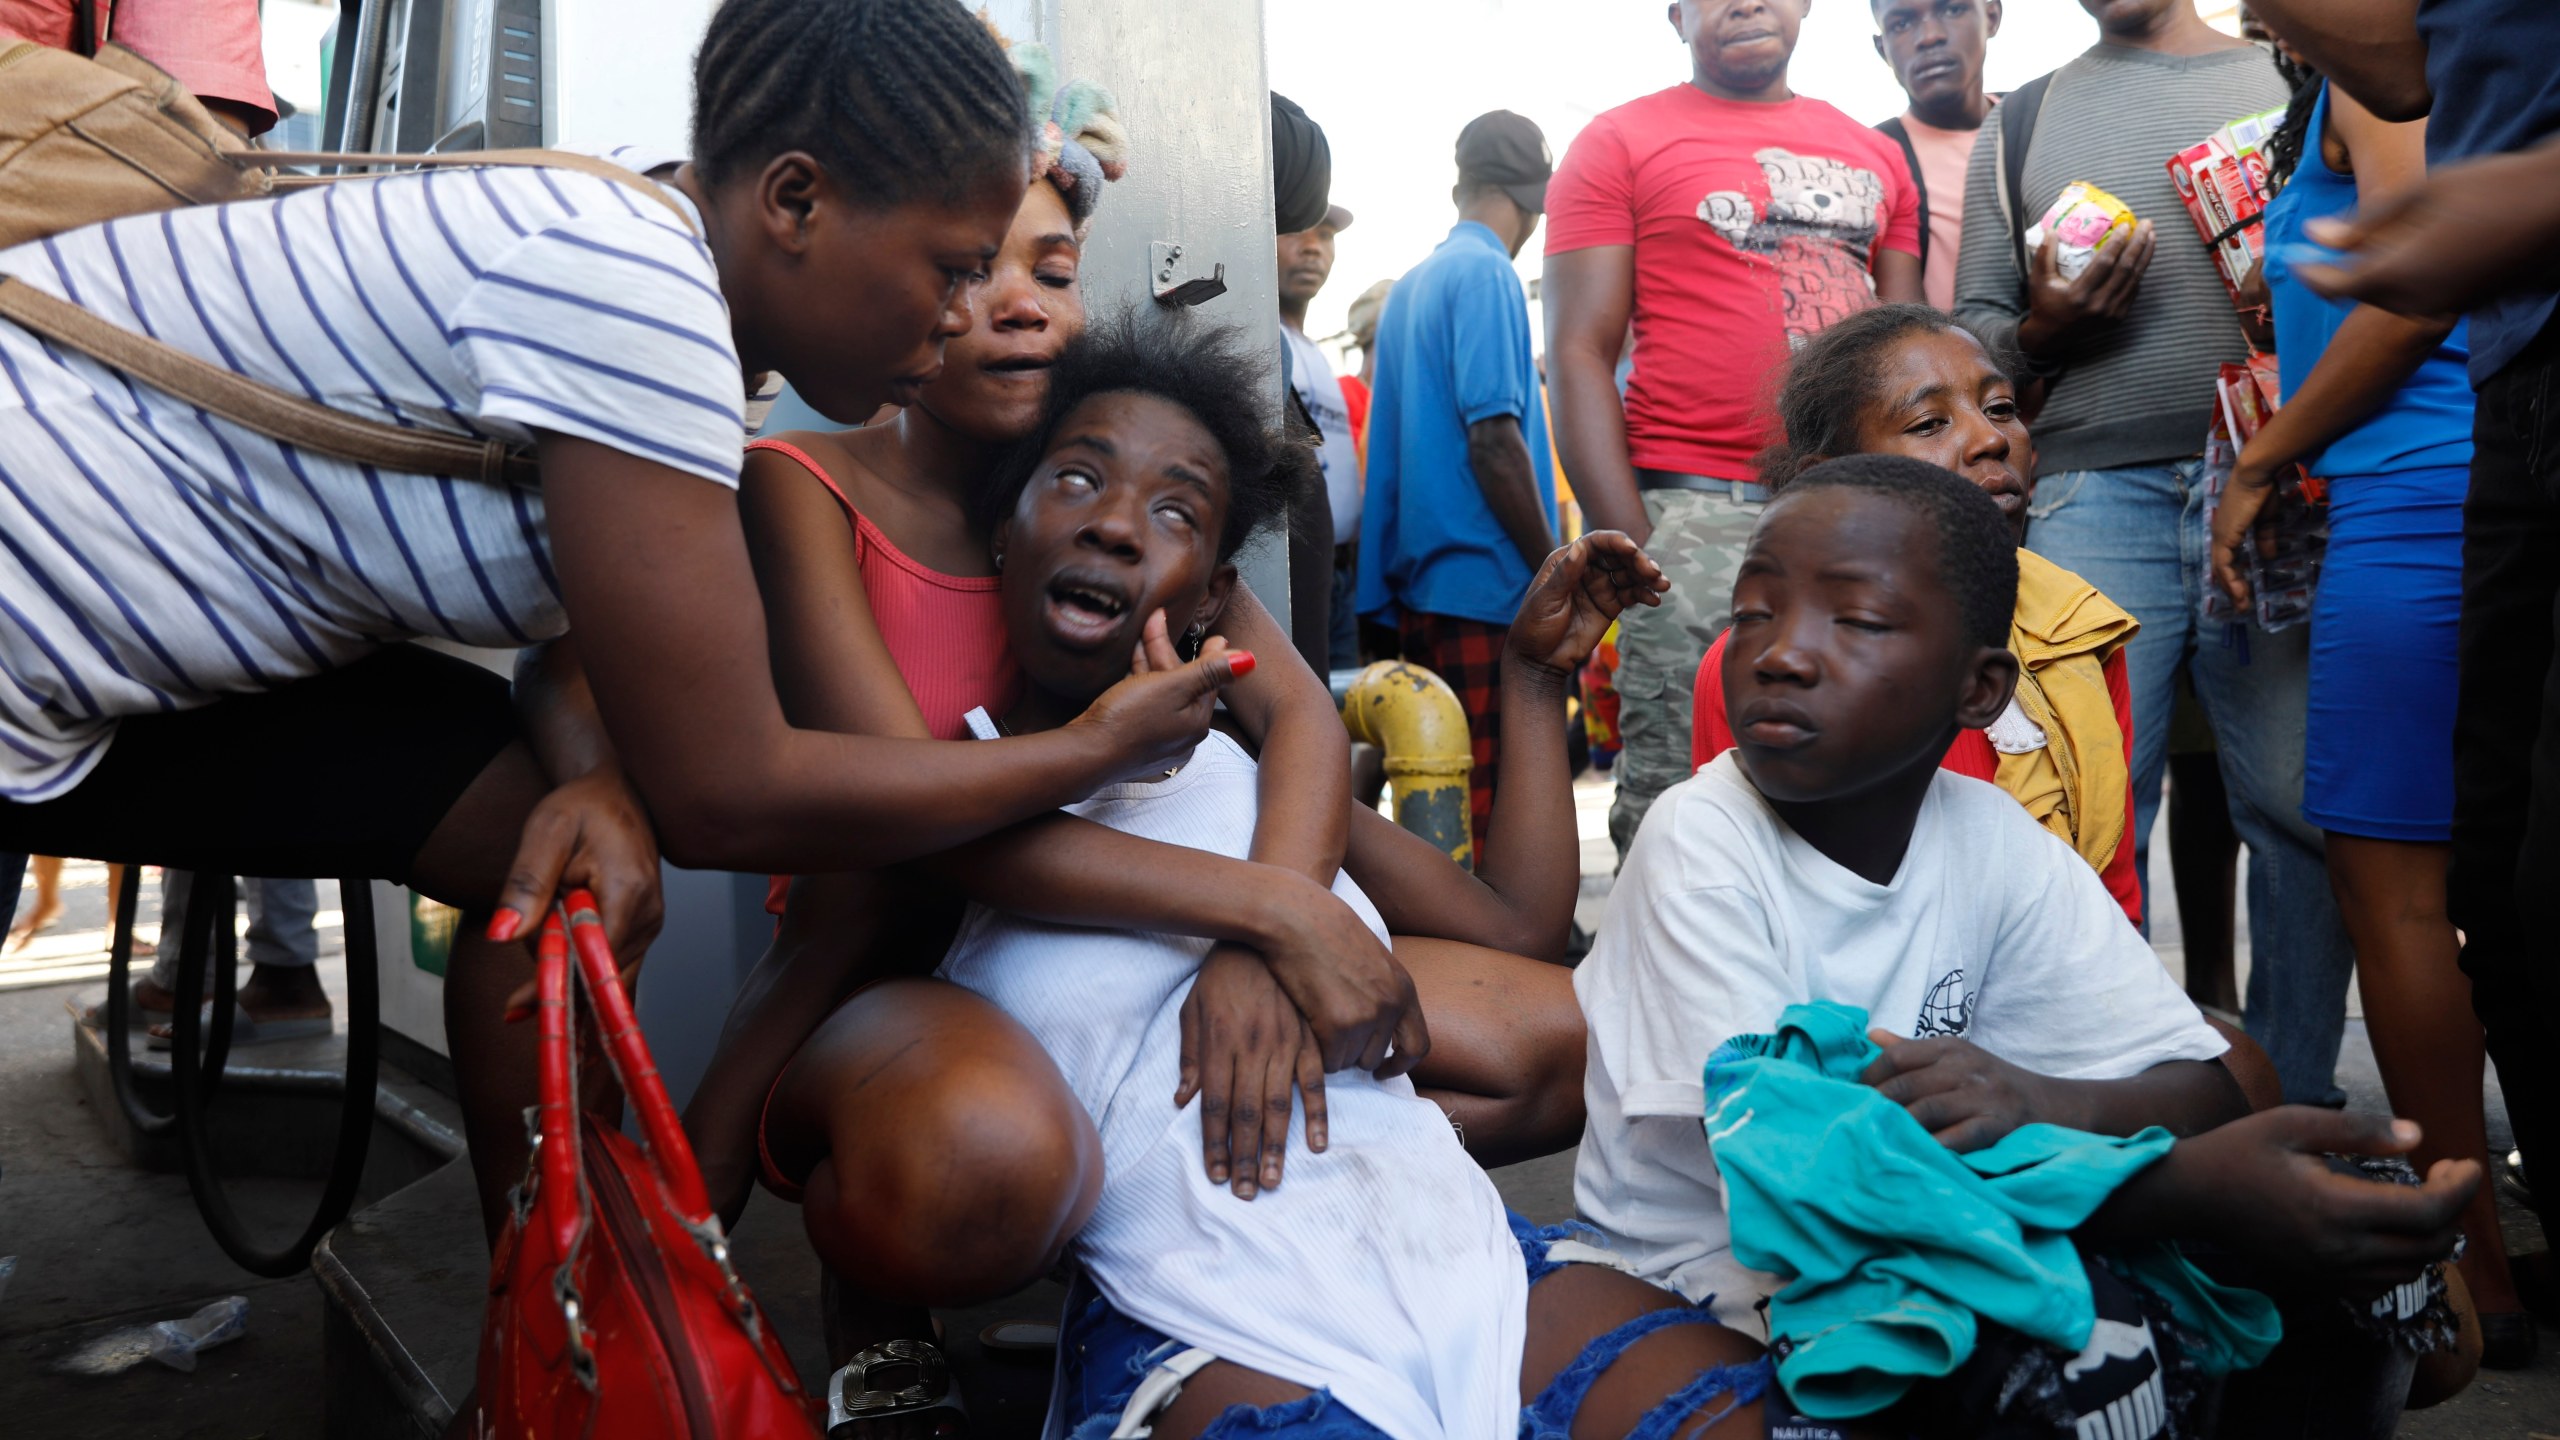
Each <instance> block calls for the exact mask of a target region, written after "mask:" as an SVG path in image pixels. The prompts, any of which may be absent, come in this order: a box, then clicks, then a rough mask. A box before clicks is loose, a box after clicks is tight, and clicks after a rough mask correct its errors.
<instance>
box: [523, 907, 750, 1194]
mask: <svg viewBox="0 0 2560 1440" xmlns="http://www.w3.org/2000/svg"><path fill="white" fill-rule="evenodd" d="M560 908H561V911H562V912H564V913H565V914H566V915H567V916H568V922H569V943H570V945H571V946H572V948H574V949H575V950H576V952H577V956H578V976H579V978H580V979H582V980H584V981H585V982H586V988H587V1003H588V1005H590V1006H591V1007H593V1008H594V1011H595V1016H596V1020H597V1022H598V1023H599V1024H601V1025H602V1026H603V1027H604V1037H603V1038H604V1053H605V1057H606V1059H608V1060H610V1061H611V1062H612V1064H613V1071H614V1074H615V1075H616V1076H617V1077H619V1078H620V1079H621V1081H622V1093H623V1096H624V1098H626V1099H627V1100H629V1101H630V1103H631V1108H632V1110H633V1112H634V1113H635V1114H636V1115H637V1116H638V1117H639V1120H640V1135H641V1139H642V1142H643V1143H642V1146H641V1149H642V1151H643V1152H644V1153H645V1154H646V1155H647V1156H648V1157H649V1164H650V1167H651V1168H652V1169H654V1170H655V1171H656V1172H657V1176H658V1183H659V1184H661V1185H663V1186H665V1187H666V1192H667V1199H668V1201H669V1202H670V1203H672V1204H673V1205H674V1206H675V1208H676V1211H677V1213H678V1214H680V1215H681V1216H682V1217H683V1218H684V1220H685V1222H686V1224H688V1225H690V1226H692V1227H693V1228H694V1229H695V1231H696V1232H697V1233H698V1234H703V1233H707V1234H708V1235H717V1234H718V1233H719V1231H718V1226H719V1221H718V1220H717V1218H716V1217H714V1216H713V1214H712V1213H711V1196H710V1192H709V1190H708V1189H706V1188H705V1187H704V1185H703V1183H702V1167H701V1166H700V1165H699V1164H698V1163H697V1162H696V1161H695V1160H694V1156H693V1144H692V1142H691V1141H689V1140H687V1139H686V1138H685V1133H684V1121H683V1120H682V1119H681V1118H680V1117H679V1116H678V1115H677V1114H676V1107H675V1102H674V1101H673V1100H671V1099H669V1098H668V1096H667V1086H666V1082H665V1081H664V1080H662V1079H661V1078H659V1075H658V1063H657V1061H655V1060H653V1059H651V1058H650V1055H649V1044H648V1042H647V1041H646V1040H643V1039H642V1038H641V1036H640V1021H639V1019H638V1017H637V1016H635V1015H633V1014H632V1011H631V997H630V996H629V995H628V994H626V993H625V992H624V990H623V988H622V972H621V970H620V968H619V967H617V966H616V965H615V964H614V962H613V950H612V947H610V946H609V945H608V944H606V942H605V935H604V920H603V918H602V917H601V916H599V915H598V914H597V913H596V897H595V896H594V895H592V894H590V893H588V892H587V891H584V890H572V891H570V892H569V894H568V896H567V898H566V899H565V900H564V901H563V902H562V904H561V907H560ZM546 933H547V932H546ZM705 1226H709V1227H711V1229H710V1230H709V1231H708V1232H704V1229H703V1227H705Z"/></svg>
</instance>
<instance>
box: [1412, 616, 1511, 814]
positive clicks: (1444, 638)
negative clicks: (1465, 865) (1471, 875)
mask: <svg viewBox="0 0 2560 1440" xmlns="http://www.w3.org/2000/svg"><path fill="white" fill-rule="evenodd" d="M1397 630H1398V639H1399V640H1400V641H1401V642H1402V646H1403V650H1404V658H1405V659H1407V660H1409V661H1411V662H1413V663H1414V664H1416V665H1419V666H1421V667H1422V668H1424V669H1426V670H1428V671H1430V672H1431V673H1432V674H1434V675H1437V676H1439V677H1440V678H1441V679H1443V680H1446V681H1448V682H1449V688H1450V689H1452V690H1455V691H1456V692H1458V707H1459V708H1460V709H1462V710H1464V711H1466V712H1467V736H1468V738H1469V739H1470V740H1472V741H1473V742H1474V747H1473V748H1474V750H1475V766H1474V769H1473V770H1472V771H1471V772H1470V773H1469V775H1468V776H1467V814H1468V821H1469V824H1468V829H1469V830H1470V831H1471V832H1472V833H1473V835H1474V837H1475V845H1476V854H1477V855H1478V856H1479V857H1481V856H1482V855H1483V853H1484V827H1485V823H1486V822H1487V821H1488V820H1490V819H1492V818H1493V762H1494V757H1495V756H1496V754H1498V753H1499V751H1500V749H1501V746H1502V650H1503V645H1504V643H1505V642H1506V641H1507V640H1509V638H1510V635H1511V627H1510V626H1509V625H1491V624H1487V623H1486V622H1484V621H1482V620H1461V619H1458V618H1457V617H1455V616H1452V615H1422V614H1417V613H1415V612H1413V611H1411V610H1407V611H1405V612H1404V613H1403V618H1402V620H1401V622H1400V623H1399V625H1398V627H1397Z"/></svg>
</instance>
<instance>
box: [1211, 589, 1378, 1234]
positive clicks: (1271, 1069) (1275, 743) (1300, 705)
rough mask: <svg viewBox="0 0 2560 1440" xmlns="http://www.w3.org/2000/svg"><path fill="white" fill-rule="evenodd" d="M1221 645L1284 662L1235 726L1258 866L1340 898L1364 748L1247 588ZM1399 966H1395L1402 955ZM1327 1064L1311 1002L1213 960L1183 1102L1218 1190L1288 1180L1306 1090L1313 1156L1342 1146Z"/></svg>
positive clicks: (1220, 950)
mask: <svg viewBox="0 0 2560 1440" xmlns="http://www.w3.org/2000/svg"><path fill="white" fill-rule="evenodd" d="M1217 638H1219V639H1221V640H1223V641H1224V642H1225V643H1227V644H1228V645H1230V646H1233V647H1235V648H1238V649H1242V650H1245V651H1248V652H1250V653H1253V654H1256V655H1266V656H1270V657H1272V663H1269V664H1267V665H1264V666H1262V667H1261V668H1259V669H1257V670H1256V671H1255V672H1254V674H1253V675H1252V676H1251V677H1249V678H1247V679H1245V680H1243V681H1240V682H1238V683H1237V684H1236V685H1234V686H1233V687H1231V688H1230V689H1229V690H1228V692H1227V696H1226V701H1227V713H1228V715H1229V716H1230V717H1231V718H1232V719H1233V720H1234V721H1235V722H1236V726H1237V728H1238V729H1240V730H1242V731H1243V732H1244V734H1245V737H1246V738H1247V739H1249V740H1251V741H1253V742H1254V743H1255V744H1256V745H1257V746H1258V747H1259V750H1260V761H1261V766H1260V769H1259V771H1258V773H1257V777H1256V781H1255V784H1256V793H1257V796H1258V799H1259V802H1260V803H1259V804H1258V806H1257V807H1256V811H1255V816H1256V818H1255V820H1254V827H1253V850H1252V858H1253V859H1254V861H1256V862H1257V863H1259V864H1264V865H1272V866H1277V867H1279V868H1280V869H1283V870H1288V871H1292V872H1295V873H1297V874H1301V875H1304V876H1306V877H1307V878H1308V879H1309V880H1311V881H1313V882H1314V883H1315V884H1317V885H1320V886H1324V887H1327V889H1328V892H1329V891H1330V887H1331V886H1332V884H1333V877H1334V872H1335V871H1336V870H1338V869H1340V868H1341V865H1342V852H1343V846H1344V843H1345V840H1344V837H1345V832H1346V829H1347V827H1348V822H1349V818H1350V811H1351V739H1350V735H1349V733H1348V732H1347V731H1346V730H1344V728H1343V725H1342V718H1341V716H1340V715H1338V714H1337V713H1335V711H1334V708H1333V695H1332V692H1331V691H1330V690H1329V689H1328V688H1327V686H1326V684H1325V679H1324V677H1323V676H1320V675H1317V674H1315V673H1314V672H1313V671H1311V670H1309V669H1308V668H1307V665H1306V662H1305V661H1304V660H1303V659H1301V658H1300V657H1299V655H1298V653H1297V651H1296V650H1295V649H1294V648H1292V647H1291V646H1290V644H1289V637H1288V635H1287V634H1286V633H1285V632H1283V631H1282V630H1281V629H1280V626H1279V625H1278V624H1277V623H1276V622H1275V621H1273V620H1272V618H1271V613H1270V612H1269V611H1267V610H1265V609H1263V608H1262V602H1261V601H1260V600H1258V599H1256V598H1255V597H1254V594H1253V592H1252V590H1250V589H1249V588H1247V587H1245V586H1243V585H1238V586H1236V587H1235V591H1234V597H1233V599H1231V600H1230V601H1229V602H1228V605H1227V610H1226V614H1225V615H1223V616H1222V617H1220V621H1219V626H1218V631H1217ZM1327 898H1328V899H1331V898H1332V897H1331V896H1330V893H1328V896H1327ZM1334 903H1336V904H1339V903H1340V902H1339V901H1338V900H1336V901H1334ZM1346 908H1347V907H1346ZM1361 962H1368V963H1370V964H1373V963H1374V960H1373V957H1368V956H1360V957H1359V959H1358V961H1355V969H1357V968H1367V965H1366V964H1363V963H1361ZM1387 963H1388V964H1389V965H1395V963H1396V962H1395V957H1394V956H1392V955H1389V956H1388V957H1387ZM1397 973H1398V974H1399V975H1400V974H1401V973H1402V967H1401V966H1398V967H1397ZM1300 979H1301V988H1306V987H1307V986H1309V985H1311V984H1314V983H1316V977H1312V976H1302V977H1300ZM1410 983H1411V982H1410V981H1407V982H1406V985H1407V987H1408V988H1409V987H1410ZM1309 998H1310V999H1314V998H1315V997H1313V996H1312V995H1311V996H1310V997H1309ZM1318 1003H1321V1001H1318ZM1325 1058H1326V1056H1325V1047H1324V1046H1323V1045H1322V1044H1321V1043H1319V1042H1318V1040H1317V1038H1316V1032H1315V1027H1314V1026H1313V1025H1311V1024H1309V1023H1308V1022H1307V1019H1306V1014H1305V1013H1304V1011H1303V1008H1302V1005H1301V1002H1300V999H1299V998H1298V997H1297V996H1296V995H1295V994H1293V993H1292V991H1291V990H1290V987H1289V985H1288V984H1287V983H1286V982H1285V981H1284V980H1283V979H1282V977H1281V974H1280V973H1279V972H1277V971H1275V970H1274V969H1273V968H1272V967H1271V965H1269V964H1268V963H1267V962H1266V960H1265V957H1264V956H1263V955H1261V954H1260V953H1258V952H1256V951H1254V950H1252V949H1250V948H1248V947H1246V946H1244V945H1240V944H1237V943H1235V942H1233V941H1220V942H1219V943H1218V944H1217V945H1216V946H1214V947H1213V948H1212V949H1211V950H1210V951H1209V954H1208V957H1207V958H1206V959H1205V960H1203V961H1202V962H1201V964H1200V976H1199V978H1198V979H1197V980H1195V981H1193V982H1192V985H1191V993H1190V994H1189V995H1188V996H1186V997H1184V999H1183V1002H1182V1073H1181V1081H1180V1083H1179V1084H1178V1085H1177V1086H1176V1087H1175V1090H1174V1097H1173V1103H1174V1104H1175V1105H1176V1106H1182V1105H1187V1104H1189V1103H1191V1097H1192V1096H1194V1095H1198V1096H1199V1097H1200V1144H1201V1151H1202V1155H1203V1159H1204V1163H1205V1164H1206V1165H1207V1167H1208V1172H1209V1178H1210V1179H1211V1180H1213V1181H1219V1182H1223V1183H1228V1184H1231V1185H1233V1186H1234V1187H1235V1191H1236V1193H1237V1194H1238V1195H1240V1196H1242V1197H1244V1198H1246V1199H1251V1198H1253V1193H1254V1191H1255V1189H1256V1188H1257V1187H1258V1188H1262V1189H1268V1188H1270V1187H1272V1186H1274V1185H1277V1184H1279V1183H1280V1179H1281V1176H1282V1174H1283V1173H1284V1171H1285V1170H1286V1169H1287V1163H1288V1149H1289V1110H1290V1104H1291V1090H1292V1089H1293V1088H1294V1089H1295V1091H1296V1093H1297V1096H1298V1097H1299V1098H1300V1100H1301V1101H1302V1103H1304V1105H1305V1106H1306V1114H1307V1121H1306V1127H1307V1128H1306V1135H1307V1148H1308V1149H1309V1150H1314V1151H1322V1150H1323V1149H1324V1148H1325V1146H1326V1145H1327V1144H1328V1143H1329V1142H1330V1140H1331V1133H1330V1126H1329V1125H1328V1123H1327V1115H1326V1111H1325V1095H1324V1075H1325ZM1257 1156H1259V1157H1260V1158H1259V1161H1258V1163H1257V1161H1256V1158H1255V1157H1257Z"/></svg>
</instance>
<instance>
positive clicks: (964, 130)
mask: <svg viewBox="0 0 2560 1440" xmlns="http://www.w3.org/2000/svg"><path fill="white" fill-rule="evenodd" d="M693 95H694V100H693V162H694V165H695V167H696V168H697V169H698V170H699V171H700V172H701V175H702V177H703V181H704V183H706V184H709V185H715V186H716V185H719V184H721V183H722V182H724V181H726V180H728V179H729V178H730V177H731V176H733V175H736V174H739V173H741V172H744V171H746V170H749V169H751V168H752V167H754V166H757V165H759V164H761V163H762V162H764V161H766V160H769V159H771V158H772V157H774V156H776V155H779V154H782V153H783V152H785V151H789V150H805V151H808V152H809V153H810V154H812V155H815V156H816V157H817V158H818V160H819V162H820V163H822V164H823V165H825V166H826V168H827V171H828V173H829V174H831V175H832V176H834V177H835V179H836V180H837V181H838V183H840V184H841V185H842V186H843V187H844V188H845V189H846V191H847V192H848V193H850V194H851V195H852V196H853V197H854V198H855V200H856V202H857V203H859V204H863V205H866V206H871V207H875V208H876V207H885V206H890V205H896V204H900V203H902V202H904V201H907V200H909V199H912V198H915V197H916V196H918V195H920V194H925V193H931V194H934V195H937V196H940V197H943V198H957V197H958V196H960V195H962V194H965V193H967V192H968V190H969V189H970V188H971V187H972V186H973V185H975V184H976V183H977V182H979V181H982V180H985V179H987V178H988V177H990V176H993V175H1000V174H1003V173H1006V172H1007V171H1011V172H1012V173H1014V174H1016V175H1019V174H1021V173H1023V172H1024V170H1025V168H1026V164H1027V156H1028V153H1029V150H1030V144H1031V123H1030V119H1029V116H1028V114H1027V113H1026V112H1025V110H1024V107H1023V96H1022V82H1021V81H1020V80H1018V79H1017V78H1015V76H1014V73H1013V66H1012V65H1011V64H1010V63H1009V62H1007V61H1006V59H1005V56H1004V51H1003V49H1002V48H1001V47H1000V46H998V45H997V43H996V41H995V37H993V36H992V35H989V34H988V33H987V30H986V27H985V26H983V25H981V24H979V23H978V21H977V19H976V17H974V16H972V15H971V14H970V13H969V12H968V11H966V10H964V9H962V8H961V7H960V5H959V3H958V0H722V3H721V6H720V8H719V10H718V11H717V12H716V13H714V14H713V15H712V17H711V26H710V29H709V30H708V31H707V32H706V33H705V34H704V36H703V39H702V49H701V51H700V52H699V53H698V54H696V55H695V56H694V61H693Z"/></svg>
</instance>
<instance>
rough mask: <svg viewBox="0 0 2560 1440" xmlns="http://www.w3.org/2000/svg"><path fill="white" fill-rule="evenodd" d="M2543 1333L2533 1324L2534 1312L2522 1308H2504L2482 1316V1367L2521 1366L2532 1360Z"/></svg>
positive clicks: (2517, 1367) (2498, 1368) (2506, 1368)
mask: <svg viewBox="0 0 2560 1440" xmlns="http://www.w3.org/2000/svg"><path fill="white" fill-rule="evenodd" d="M2541 1343H2542V1337H2541V1336H2540V1335H2539V1334H2537V1333H2536V1332H2535V1330H2534V1326H2533V1316H2532V1315H2531V1314H2530V1313H2529V1312H2527V1311H2523V1310H2504V1311H2500V1312H2499V1313H2497V1314H2495V1315H2482V1316H2481V1317H2480V1368H2481V1369H2483V1370H2522V1369H2524V1368H2525V1367H2527V1366H2529V1365H2531V1364H2532V1363H2533V1352H2534V1351H2535V1349H2536V1348H2538V1347H2539V1346H2540V1345H2541Z"/></svg>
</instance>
